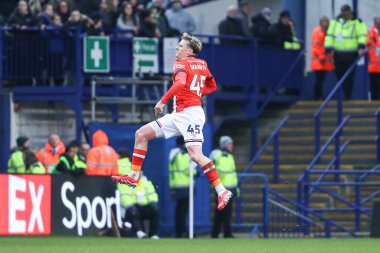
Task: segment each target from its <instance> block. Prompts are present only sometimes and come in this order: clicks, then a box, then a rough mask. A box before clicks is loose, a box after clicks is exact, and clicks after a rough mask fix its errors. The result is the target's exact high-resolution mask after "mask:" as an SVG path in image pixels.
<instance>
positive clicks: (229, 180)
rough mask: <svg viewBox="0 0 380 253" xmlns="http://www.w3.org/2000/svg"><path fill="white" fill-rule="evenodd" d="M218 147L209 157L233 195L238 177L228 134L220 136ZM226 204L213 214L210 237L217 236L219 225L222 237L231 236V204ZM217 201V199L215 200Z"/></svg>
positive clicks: (231, 143)
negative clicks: (222, 231) (222, 230)
mask: <svg viewBox="0 0 380 253" xmlns="http://www.w3.org/2000/svg"><path fill="white" fill-rule="evenodd" d="M219 147H220V149H216V150H214V151H212V152H211V154H210V159H211V160H213V161H214V164H215V167H216V168H217V170H218V173H219V177H220V180H221V181H222V182H223V184H224V186H225V187H226V188H227V189H228V190H230V191H231V192H232V193H233V194H234V195H235V196H237V192H238V188H237V186H238V177H237V174H236V165H235V160H234V156H233V154H232V152H233V148H234V146H233V140H232V138H231V137H230V136H222V137H220V140H219ZM232 201H233V199H232V200H231V204H230V205H227V206H226V207H225V208H224V209H222V210H221V211H216V212H215V214H214V223H213V227H212V232H211V237H212V238H218V237H219V232H220V229H221V225H222V224H223V228H224V238H233V237H234V236H233V235H232V231H231V215H232V206H233V202H232ZM216 203H218V201H217V202H216Z"/></svg>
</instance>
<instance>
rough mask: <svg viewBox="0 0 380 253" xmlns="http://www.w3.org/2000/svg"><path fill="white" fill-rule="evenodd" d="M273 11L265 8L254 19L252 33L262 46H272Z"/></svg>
mask: <svg viewBox="0 0 380 253" xmlns="http://www.w3.org/2000/svg"><path fill="white" fill-rule="evenodd" d="M271 18H272V10H271V9H269V8H268V7H265V8H263V9H262V10H261V11H260V12H259V13H258V14H256V15H255V16H253V17H252V19H251V22H252V26H251V28H250V32H251V34H252V36H253V37H254V38H256V39H259V40H260V43H261V44H264V45H265V44H270V43H271V41H272V39H273V38H272V35H271V32H270V29H271V23H270V21H271Z"/></svg>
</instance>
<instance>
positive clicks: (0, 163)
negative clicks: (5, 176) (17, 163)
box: [0, 93, 11, 173]
mask: <svg viewBox="0 0 380 253" xmlns="http://www.w3.org/2000/svg"><path fill="white" fill-rule="evenodd" d="M10 112H11V108H10V95H9V94H1V93H0V173H5V172H7V162H8V158H9V153H10V150H9V145H10V143H11V142H10V132H11V129H10V124H11V123H10Z"/></svg>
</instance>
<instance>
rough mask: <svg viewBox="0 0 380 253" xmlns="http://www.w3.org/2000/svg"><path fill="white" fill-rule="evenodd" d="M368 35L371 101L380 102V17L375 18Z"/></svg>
mask: <svg viewBox="0 0 380 253" xmlns="http://www.w3.org/2000/svg"><path fill="white" fill-rule="evenodd" d="M373 23H374V24H373V26H372V27H371V28H370V29H369V32H368V35H367V38H368V39H367V46H368V55H369V62H368V72H369V80H370V81H371V99H372V100H379V90H380V37H379V32H380V17H375V18H374V20H373Z"/></svg>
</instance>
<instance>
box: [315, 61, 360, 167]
mask: <svg viewBox="0 0 380 253" xmlns="http://www.w3.org/2000/svg"><path fill="white" fill-rule="evenodd" d="M359 59H360V58H358V59H356V60H355V62H354V63H353V64H352V65H351V66H350V68H349V69H348V70H347V71H346V73H345V74H344V75H343V76H342V78H341V79H340V80H339V81H338V83H337V84H336V85H335V87H334V88H333V89H332V91H331V92H330V93H329V95H328V96H327V98H326V99H325V100H324V101H323V103H322V104H321V105H320V106H319V108H318V109H317V111H316V112H315V113H314V120H315V128H314V136H315V139H314V142H315V143H314V146H315V151H314V152H315V154H317V153H318V151H319V149H320V131H321V114H322V112H323V110H324V109H325V108H326V106H327V104H328V103H329V102H330V100H331V99H332V98H333V97H334V96H335V95H336V93H337V92H338V94H337V95H338V97H337V104H336V105H337V124H340V122H341V121H342V117H343V105H342V100H343V93H342V85H343V82H344V81H345V80H346V79H347V77H348V76H349V75H350V74H351V72H352V71H354V69H355V67H356V65H357V63H358V61H359ZM338 141H339V140H338ZM337 144H339V143H337ZM335 146H339V145H335ZM338 152H339V151H338V150H335V153H336V154H337V153H338ZM336 163H337V167H339V159H337V160H336Z"/></svg>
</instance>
